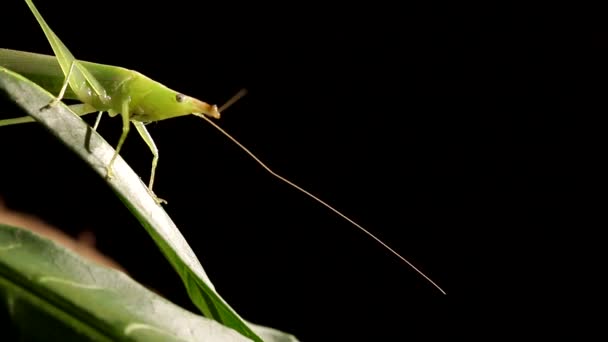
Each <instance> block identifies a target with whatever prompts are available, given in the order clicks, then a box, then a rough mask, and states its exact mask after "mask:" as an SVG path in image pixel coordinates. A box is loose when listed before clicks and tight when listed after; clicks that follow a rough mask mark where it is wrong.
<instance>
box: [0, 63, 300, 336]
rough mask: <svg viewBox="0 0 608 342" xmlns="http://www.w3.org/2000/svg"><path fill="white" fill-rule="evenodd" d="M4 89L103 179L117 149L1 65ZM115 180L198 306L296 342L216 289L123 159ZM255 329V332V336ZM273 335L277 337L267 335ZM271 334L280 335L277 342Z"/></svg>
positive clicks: (238, 326)
mask: <svg viewBox="0 0 608 342" xmlns="http://www.w3.org/2000/svg"><path fill="white" fill-rule="evenodd" d="M0 89H3V90H4V91H5V92H6V93H7V94H8V96H9V97H10V98H11V99H12V100H13V101H14V102H15V103H16V104H17V105H18V106H19V107H21V108H22V109H23V110H24V111H25V112H27V113H28V114H29V115H30V116H32V117H33V118H34V119H35V120H36V121H38V122H39V123H40V124H42V125H44V126H45V127H46V128H47V129H48V130H49V131H50V132H51V133H52V134H53V135H54V136H55V137H57V138H58V139H60V140H61V141H62V142H63V143H64V144H65V145H66V146H68V147H69V148H70V149H71V150H72V151H74V152H75V153H76V154H77V155H78V156H80V157H81V158H82V159H83V160H85V161H86V162H87V163H88V164H89V165H90V167H92V168H93V169H94V170H95V172H97V173H98V174H99V175H100V176H101V177H104V178H105V176H106V165H108V163H109V162H110V159H111V158H112V156H113V154H114V149H113V148H112V146H110V145H109V144H108V143H107V142H106V141H105V140H104V139H103V138H102V137H101V136H100V135H99V134H97V132H95V131H93V130H92V128H91V127H90V126H89V125H88V124H87V123H86V122H85V121H83V120H82V119H81V118H80V117H79V116H77V115H76V114H74V113H73V112H72V111H70V109H69V108H68V107H67V106H66V105H65V104H63V103H57V104H56V105H54V106H53V107H51V108H48V109H45V110H41V108H42V107H44V106H46V105H47V104H48V103H49V102H50V101H51V100H52V99H53V95H52V94H50V93H48V92H47V91H46V90H44V89H43V88H41V87H40V86H38V85H36V84H35V83H33V82H31V81H29V80H28V79H26V78H24V77H22V76H21V75H19V74H16V73H14V72H12V71H10V70H8V69H6V68H3V67H0ZM113 170H114V174H113V175H114V177H113V178H111V179H109V180H106V181H107V182H108V184H109V185H110V187H111V188H112V189H113V191H114V192H115V193H116V194H117V195H118V197H119V198H120V200H121V201H122V202H123V203H124V204H125V205H126V206H127V208H128V209H129V210H130V211H131V212H132V214H133V215H134V216H135V217H136V218H137V219H138V220H139V221H140V223H141V224H142V226H143V227H144V228H145V229H146V231H147V232H148V234H150V236H151V237H152V239H153V240H154V242H155V243H156V244H157V246H158V247H159V248H160V250H161V251H162V253H163V254H164V256H165V257H166V258H167V260H168V261H169V262H170V263H171V265H172V266H173V268H174V269H175V270H176V271H177V273H178V274H179V276H180V277H181V279H182V281H183V283H184V285H185V286H186V289H187V291H188V294H189V296H190V298H191V300H192V301H193V303H194V304H195V305H196V306H197V307H198V308H199V309H200V310H201V312H202V313H203V314H204V315H205V316H207V317H209V318H212V319H215V320H217V321H218V322H220V323H222V324H224V325H226V326H228V327H230V328H233V329H235V330H236V331H238V332H240V333H241V334H243V335H244V336H247V337H249V338H251V339H253V340H255V341H262V339H261V338H260V337H259V336H258V335H257V334H256V332H260V333H262V334H263V335H265V337H267V338H270V341H272V340H290V341H294V340H295V338H294V337H293V336H291V335H289V334H283V333H280V332H277V331H274V330H272V329H270V330H269V329H268V328H265V327H259V326H256V325H254V324H251V323H248V322H246V321H245V320H243V319H242V318H241V317H240V316H239V315H238V314H237V313H236V311H235V310H233V309H232V308H231V307H230V306H229V305H228V303H226V302H225V301H224V300H223V299H222V298H221V297H220V295H219V294H218V293H217V292H216V291H215V289H214V286H213V284H212V283H211V281H210V280H209V278H208V277H207V275H206V274H205V271H204V270H203V267H202V266H201V264H200V262H199V261H198V259H197V257H196V255H195V254H194V252H193V251H192V249H191V248H190V246H189V245H188V243H187V242H186V240H185V239H184V237H183V235H182V234H181V233H180V231H179V229H178V228H177V227H176V226H175V224H174V223H173V221H172V220H171V218H170V217H169V216H168V214H167V213H166V212H165V210H164V209H163V208H162V207H161V206H159V205H158V204H157V203H156V202H155V201H154V199H153V198H152V197H151V196H150V194H149V192H148V189H147V187H146V185H145V184H144V183H143V182H142V181H141V179H140V178H139V177H138V176H137V174H136V173H135V172H134V171H133V170H132V169H131V168H130V167H129V166H128V165H127V164H126V162H125V161H124V160H123V159H122V158H121V157H120V156H119V157H118V158H117V159H116V161H115V163H114V169H113ZM254 331H255V332H254ZM269 331H272V333H267V332H269ZM272 336H276V339H275V338H273V337H272Z"/></svg>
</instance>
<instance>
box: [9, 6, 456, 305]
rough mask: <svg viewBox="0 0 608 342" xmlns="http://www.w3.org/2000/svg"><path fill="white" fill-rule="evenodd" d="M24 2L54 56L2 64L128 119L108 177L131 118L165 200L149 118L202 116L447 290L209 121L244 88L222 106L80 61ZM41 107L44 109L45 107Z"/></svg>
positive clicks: (81, 108) (84, 108)
mask: <svg viewBox="0 0 608 342" xmlns="http://www.w3.org/2000/svg"><path fill="white" fill-rule="evenodd" d="M25 1H26V3H27V5H28V6H29V8H30V9H31V11H32V12H33V13H34V16H35V17H36V19H37V21H38V23H39V24H40V26H41V27H42V29H43V31H44V33H45V35H46V37H47V40H48V41H49V43H50V45H51V47H52V49H53V51H54V54H55V56H50V55H42V54H36V53H30V52H23V51H15V50H8V49H0V66H2V67H5V68H8V69H10V70H13V71H15V72H17V73H20V74H22V75H23V76H24V77H26V78H29V79H30V80H32V81H34V82H36V83H38V84H40V85H41V86H42V87H44V88H46V89H47V90H48V91H50V92H52V93H58V96H57V97H56V98H55V99H54V100H53V101H51V103H49V104H48V106H52V105H53V103H56V102H58V101H61V100H63V99H72V100H78V101H81V102H82V103H81V104H76V105H72V106H70V107H71V108H72V109H73V111H74V112H75V113H76V114H78V115H85V114H90V113H95V112H97V113H98V117H97V120H96V122H95V125H94V127H93V129H96V128H97V125H98V124H99V120H100V118H101V115H102V113H103V112H108V114H109V115H110V117H114V116H116V115H118V114H120V116H121V118H122V123H123V128H122V134H121V136H120V138H119V141H118V144H117V147H116V150H115V153H114V156H113V158H112V159H111V161H110V163H109V164H108V165H107V176H108V177H112V164H113V162H114V160H115V158H116V157H117V156H118V155H119V152H120V149H121V147H122V145H123V143H124V141H125V139H126V137H127V134H128V133H129V127H130V123H131V122H132V123H133V125H134V126H135V128H136V129H137V131H138V132H139V134H140V135H141V137H142V139H143V140H144V141H145V142H146V144H147V145H148V146H149V148H150V150H151V151H152V154H153V161H152V170H151V175H150V181H149V183H148V189H149V191H150V194H151V195H152V196H153V197H154V198H155V199H156V200H157V202H158V203H159V204H160V203H162V202H164V201H163V200H161V199H159V198H158V197H156V195H155V194H154V192H153V190H152V187H153V184H154V175H155V170H156V167H157V164H158V149H157V147H156V145H155V143H154V141H153V140H152V137H151V136H150V134H149V133H148V131H147V129H146V128H145V125H144V123H147V122H153V121H159V120H165V119H169V118H174V117H178V116H183V115H189V114H192V115H195V116H198V117H201V118H203V119H205V120H206V121H207V122H209V123H210V124H212V125H213V126H214V127H215V128H217V129H218V130H219V131H220V132H221V133H222V134H224V135H225V136H227V137H228V138H229V139H230V140H232V141H233V142H234V143H235V144H237V145H238V146H239V147H240V148H241V149H242V150H243V151H245V152H246V153H247V154H248V155H249V156H251V157H252V158H253V159H254V160H255V161H256V162H257V163H258V164H260V165H261V166H262V167H263V168H264V169H265V170H266V171H268V172H269V173H270V174H271V175H273V176H274V177H276V178H278V179H279V180H281V181H283V182H285V183H287V184H288V185H290V186H292V187H294V188H295V189H297V190H299V191H301V192H302V193H304V194H306V195H307V196H309V197H311V198H312V199H314V200H315V201H317V202H319V203H320V204H322V205H323V206H325V207H327V208H328V209H330V210H331V211H333V212H334V213H336V214H337V215H339V216H340V217H342V218H343V219H345V220H347V221H348V222H350V223H351V224H353V225H354V226H356V227H357V228H359V229H360V230H362V231H363V232H364V233H366V234H367V235H369V236H370V237H371V238H373V239H374V240H376V241H377V242H378V243H380V244H381V245H382V246H383V247H385V248H386V249H388V250H389V251H390V252H391V253H393V254H394V255H395V256H397V257H398V258H400V259H401V260H402V261H403V262H405V263H406V264H408V265H409V266H410V267H412V268H413V269H414V270H415V271H416V272H418V273H419V274H420V275H421V276H422V277H424V278H425V279H426V280H427V281H429V282H430V283H431V284H432V285H433V286H435V287H436V288H437V289H438V290H439V291H441V292H442V293H443V294H445V291H444V290H443V289H442V288H441V287H439V285H437V284H436V283H435V282H434V281H433V280H431V279H430V278H429V277H428V276H426V275H425V274H424V273H423V272H422V271H420V270H419V269H418V268H416V267H415V266H414V265H413V264H412V263H410V262H409V261H408V260H407V259H405V258H404V257H402V256H401V255H400V254H398V253H397V252H396V251H394V250H393V249H392V248H390V247H389V246H388V245H387V244H385V243H384V242H383V241H382V240H380V239H379V238H377V237H376V236H375V235H373V234H372V233H371V232H369V231H368V230H367V229H365V228H364V227H362V226H361V225H359V224H358V223H356V222H354V221H353V220H351V219H350V218H348V217H347V216H345V215H344V214H342V213H341V212H339V211H338V210H336V209H334V208H333V207H332V206H330V205H329V204H327V203H325V202H324V201H322V200H321V199H319V198H318V197H316V196H314V195H313V194H311V193H310V192H308V191H306V190H305V189H303V188H301V187H299V186H298V185H296V184H294V183H293V182H291V181H289V180H287V179H286V178H284V177H282V176H281V175H279V174H277V173H275V172H274V171H273V170H271V169H270V168H269V167H268V166H266V164H264V163H263V162H262V161H261V160H260V159H259V158H257V157H256V156H255V155H254V154H253V153H252V152H250V151H249V150H248V149H247V148H246V147H244V146H243V145H242V144H241V143H239V142H238V141H237V140H236V139H235V138H233V137H232V136H230V135H229V134H228V133H226V132H225V131H224V130H222V129H221V128H220V127H219V126H218V125H217V124H215V123H214V122H213V121H211V120H210V118H214V119H219V118H220V113H221V111H222V110H223V109H225V108H227V107H228V106H229V105H230V104H232V103H233V102H234V101H235V100H236V99H238V97H240V96H242V95H243V92H240V93H239V94H237V96H235V97H233V98H232V99H231V100H230V101H229V102H228V103H227V104H225V105H224V106H222V108H218V107H217V106H216V105H210V104H208V103H206V102H203V101H200V100H198V99H195V98H193V97H190V96H187V95H184V94H182V93H179V92H177V91H174V90H172V89H169V88H168V87H166V86H164V85H162V84H160V83H158V82H156V81H154V80H151V79H150V78H148V77H146V76H144V75H142V74H140V73H138V72H136V71H133V70H129V69H125V68H122V67H117V66H111V65H106V64H98V63H92V62H85V61H80V60H76V59H75V58H74V56H73V55H72V54H71V53H70V51H69V50H68V49H67V47H66V46H65V45H64V44H63V43H62V42H61V41H60V39H59V38H58V37H57V36H56V35H55V34H54V33H53V31H52V30H51V29H50V27H49V26H48V25H47V24H46V22H45V21H44V19H43V18H42V16H41V15H40V13H39V12H38V10H37V9H36V7H35V6H34V4H33V3H32V1H31V0H25ZM41 110H44V108H42V109H41ZM33 121H34V120H33V119H32V118H30V117H23V118H15V119H5V120H0V126H6V125H12V124H18V123H25V122H33Z"/></svg>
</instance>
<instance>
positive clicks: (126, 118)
mask: <svg viewBox="0 0 608 342" xmlns="http://www.w3.org/2000/svg"><path fill="white" fill-rule="evenodd" d="M120 117H121V118H122V134H121V135H120V138H119V139H118V145H116V151H114V155H113V156H112V159H110V163H109V164H108V166H107V167H106V173H107V178H112V177H113V174H112V166H113V165H114V161H115V160H116V157H118V154H119V153H120V149H121V148H122V145H123V144H124V143H125V139H126V138H127V135H128V134H129V127H130V124H131V120H130V114H129V100H127V99H125V100H123V102H122V111H121V113H120Z"/></svg>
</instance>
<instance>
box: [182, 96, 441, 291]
mask: <svg viewBox="0 0 608 342" xmlns="http://www.w3.org/2000/svg"><path fill="white" fill-rule="evenodd" d="M243 95H245V93H244V91H243V90H241V91H240V92H239V93H237V95H235V96H233V97H232V99H231V100H229V101H228V103H230V105H231V104H233V103H234V102H235V101H236V100H238V98H241V97H242V96H243ZM221 108H223V109H225V108H227V105H223V106H222V107H221ZM193 115H196V116H198V117H201V118H203V119H205V120H206V121H207V122H209V123H210V124H211V125H212V126H213V127H215V128H216V129H217V130H218V131H220V132H221V133H222V134H224V135H225V136H226V137H228V139H230V140H232V142H234V143H235V144H236V145H237V146H238V147H240V148H241V149H242V150H243V151H245V153H247V154H248V155H249V156H250V157H251V158H253V160H255V161H256V162H257V163H258V164H260V166H262V167H263V168H264V169H265V170H266V171H268V172H269V173H270V174H271V175H273V176H274V177H276V178H278V179H279V180H282V181H283V182H285V183H287V184H288V185H290V186H292V187H294V188H295V189H297V190H299V191H301V192H302V193H304V194H306V195H308V196H309V197H310V198H312V199H314V200H315V201H317V202H319V203H320V204H322V205H324V206H325V207H327V208H328V209H329V210H331V211H333V212H334V213H336V214H338V215H339V216H340V217H342V218H343V219H345V220H346V221H348V222H350V223H351V224H353V225H354V226H355V227H357V228H359V229H360V230H362V231H363V232H364V233H365V234H367V235H369V236H370V237H371V238H372V239H374V240H376V241H377V242H378V243H379V244H381V245H382V246H383V247H384V248H386V249H388V250H389V251H391V253H393V254H394V255H396V256H397V257H398V258H399V259H401V260H403V262H405V263H406V264H408V265H409V266H410V267H411V268H413V269H414V270H415V271H416V272H418V273H419V274H420V275H421V276H423V277H424V278H425V279H426V280H428V281H429V282H430V283H431V284H433V286H435V287H436V288H437V289H438V290H439V291H441V293H443V294H444V295H445V294H447V293H446V292H445V291H444V290H443V289H442V288H441V287H439V285H437V284H436V283H435V282H434V281H433V280H431V278H429V277H427V275H426V274H424V273H423V272H422V271H420V270H419V269H418V268H416V266H414V265H413V264H412V263H411V262H409V261H408V260H407V259H406V258H404V257H402V256H401V255H400V254H399V253H397V252H395V251H394V250H393V249H392V248H391V247H389V246H388V245H387V244H386V243H384V242H383V241H382V240H380V239H379V238H377V237H376V236H375V235H374V234H372V233H370V232H369V231H368V230H367V229H365V228H363V227H362V226H361V225H359V224H358V223H356V222H355V221H353V220H351V219H350V218H348V217H347V216H346V215H344V214H342V213H341V212H339V211H338V210H336V209H334V208H333V207H332V206H331V205H329V204H327V203H325V202H324V201H322V200H321V199H319V198H318V197H316V196H315V195H313V194H311V193H310V192H308V191H306V190H305V189H303V188H301V187H300V186H298V185H297V184H295V183H293V182H292V181H290V180H289V179H287V178H285V177H283V176H281V175H279V174H278V173H276V172H274V171H273V170H272V169H270V168H269V167H268V166H266V164H264V163H263V162H262V161H261V160H260V158H258V157H257V156H256V155H255V154H253V153H252V152H251V151H249V149H247V148H246V147H245V146H243V144H241V143H240V142H239V141H238V140H236V139H235V138H233V137H232V136H231V135H230V134H228V133H227V132H226V131H224V129H222V128H221V127H220V126H218V125H217V124H216V123H215V122H213V121H211V119H209V118H208V117H206V116H205V115H202V114H196V113H193Z"/></svg>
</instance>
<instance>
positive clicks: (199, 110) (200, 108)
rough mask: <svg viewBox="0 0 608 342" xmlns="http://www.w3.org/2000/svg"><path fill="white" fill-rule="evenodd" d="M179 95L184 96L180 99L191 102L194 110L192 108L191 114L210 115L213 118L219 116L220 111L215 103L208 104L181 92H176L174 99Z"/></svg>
mask: <svg viewBox="0 0 608 342" xmlns="http://www.w3.org/2000/svg"><path fill="white" fill-rule="evenodd" d="M180 96H182V97H184V99H183V100H182V101H190V102H191V103H192V105H193V106H194V110H192V113H193V114H202V115H206V116H209V117H212V118H214V119H219V118H220V111H219V110H218V109H217V106H216V105H210V104H208V103H206V102H203V101H200V100H197V99H195V98H192V97H188V96H185V95H183V94H177V95H176V99H177V98H179V97H180ZM178 102H180V101H178Z"/></svg>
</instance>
